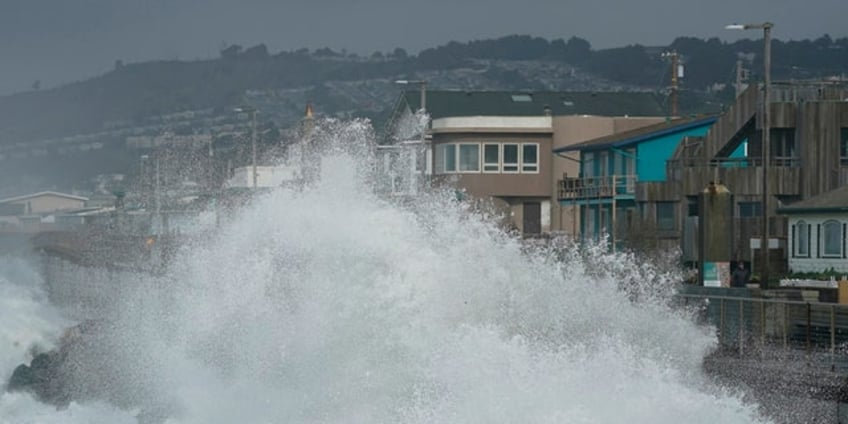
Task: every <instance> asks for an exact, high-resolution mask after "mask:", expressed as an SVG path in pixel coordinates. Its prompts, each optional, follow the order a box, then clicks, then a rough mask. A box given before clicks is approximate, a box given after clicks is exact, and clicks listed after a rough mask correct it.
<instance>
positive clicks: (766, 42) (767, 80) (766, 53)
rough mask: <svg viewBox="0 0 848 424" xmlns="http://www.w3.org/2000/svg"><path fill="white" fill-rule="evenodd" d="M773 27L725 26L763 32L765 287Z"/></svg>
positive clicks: (762, 243)
mask: <svg viewBox="0 0 848 424" xmlns="http://www.w3.org/2000/svg"><path fill="white" fill-rule="evenodd" d="M773 26H774V24H772V23H771V22H764V23H761V24H732V25H727V26H726V27H725V29H737V30H749V29H755V30H759V29H761V30H763V73H764V77H763V78H764V85H765V86H764V87H763V137H762V154H763V200H762V219H763V234H762V237H761V239H760V252H762V254H763V265H762V272H760V283H761V284H763V287H765V285H766V284H768V277H769V254H768V253H769V244H768V242H769V222H768V200H769V165H770V164H769V160H770V156H769V150H770V145H771V134H770V133H771V112H770V110H769V109H770V107H769V102H770V101H771V99H770V95H771V28H772V27H773Z"/></svg>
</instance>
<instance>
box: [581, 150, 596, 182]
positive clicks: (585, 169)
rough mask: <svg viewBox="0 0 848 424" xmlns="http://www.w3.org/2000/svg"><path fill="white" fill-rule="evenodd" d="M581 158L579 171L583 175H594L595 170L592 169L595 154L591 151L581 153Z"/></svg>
mask: <svg viewBox="0 0 848 424" xmlns="http://www.w3.org/2000/svg"><path fill="white" fill-rule="evenodd" d="M581 156H582V158H581V161H580V173H581V174H582V176H583V177H593V176H595V172H594V171H593V168H592V167H593V166H594V165H593V162H594V161H595V154H594V153H592V152H588V153H582V154H581Z"/></svg>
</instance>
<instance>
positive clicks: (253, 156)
mask: <svg viewBox="0 0 848 424" xmlns="http://www.w3.org/2000/svg"><path fill="white" fill-rule="evenodd" d="M233 111H234V112H236V113H247V114H249V115H250V150H251V154H250V156H251V163H252V171H251V173H252V175H253V177H252V178H253V188H254V189H256V108H255V107H253V106H242V107H237V108H235V109H233Z"/></svg>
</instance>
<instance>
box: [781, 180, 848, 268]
mask: <svg viewBox="0 0 848 424" xmlns="http://www.w3.org/2000/svg"><path fill="white" fill-rule="evenodd" d="M778 213H781V214H784V215H786V216H788V221H789V231H788V232H789V249H788V250H789V252H788V256H789V269H790V270H792V272H824V271H827V270H829V269H831V268H832V269H833V270H835V271H837V272H845V273H848V246H846V233H848V186H842V187H840V188H838V189H836V190H832V191H829V192H826V193H822V194H820V195H818V196H815V197H811V198H809V199H806V200H804V201H801V202H797V203H794V204H792V205H790V206H786V207H783V208H779V209H778Z"/></svg>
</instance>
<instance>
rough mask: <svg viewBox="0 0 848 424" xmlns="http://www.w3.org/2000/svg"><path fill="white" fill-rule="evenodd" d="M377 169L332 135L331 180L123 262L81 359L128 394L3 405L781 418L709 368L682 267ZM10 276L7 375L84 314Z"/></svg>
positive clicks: (575, 419)
mask: <svg viewBox="0 0 848 424" xmlns="http://www.w3.org/2000/svg"><path fill="white" fill-rule="evenodd" d="M357 131H358V130H356V129H354V130H350V131H347V132H346V131H341V132H332V131H331V133H332V134H329V135H330V136H332V135H333V134H335V137H336V138H338V140H336V141H341V142H344V141H345V140H346V137H350V136H351V134H356V133H357ZM325 135H326V134H325ZM330 138H333V137H330ZM367 168H368V166H367V162H366V161H365V159H364V158H363V157H361V156H357V155H352V154H350V153H349V149H347V150H345V149H336V150H332V151H331V152H330V153H328V154H327V155H325V156H324V158H323V160H322V164H321V179H320V180H319V181H317V182H316V183H315V185H314V186H312V187H310V188H309V189H305V190H286V189H278V190H276V191H274V192H273V193H270V194H267V195H264V196H262V197H260V198H259V199H256V200H255V201H254V202H253V204H251V205H250V206H248V207H246V208H244V209H243V210H241V211H239V212H238V213H237V214H236V216H234V217H233V218H232V219H231V220H230V221H229V222H228V223H226V224H225V225H224V226H223V227H222V228H221V229H220V231H219V232H218V233H217V234H215V235H213V236H211V237H210V238H209V239H207V240H204V241H203V242H199V243H197V244H195V245H193V246H187V247H186V248H184V249H183V250H182V251H180V252H179V257H178V259H177V260H175V261H174V263H173V265H172V267H171V268H170V269H169V270H168V271H167V272H166V273H165V275H163V276H159V277H152V276H145V275H139V274H136V275H131V274H121V275H118V274H116V275H115V276H114V277H113V278H115V279H116V281H115V282H114V283H115V290H114V291H112V292H109V293H103V294H102V295H103V296H106V297H108V298H109V302H105V304H108V305H110V307H108V308H104V309H103V310H102V311H101V316H100V317H97V318H100V320H101V321H102V322H104V323H105V324H103V325H102V327H103V328H102V329H100V330H99V332H98V334H97V336H96V337H97V342H96V343H87V344H86V345H85V346H82V347H80V348H78V349H75V350H72V351H71V352H70V355H71V359H72V360H71V361H70V363H73V364H75V365H74V367H71V368H69V369H67V370H65V371H66V378H67V379H68V380H69V381H70V382H72V384H73V385H74V387H75V390H77V392H78V393H81V394H83V395H85V394H90V393H100V392H103V391H106V392H108V393H109V395H108V396H107V399H101V400H103V401H108V402H109V405H107V404H104V403H95V404H91V403H82V404H73V405H72V406H71V407H70V408H67V409H65V410H60V411H56V410H55V409H54V408H53V407H49V406H46V405H41V404H38V403H37V402H35V401H34V400H31V398H28V397H27V395H22V394H4V395H3V398H2V401H0V422H27V421H28V420H29V422H69V423H76V422H79V423H82V422H134V421H135V418H134V417H135V416H137V415H141V414H143V413H145V412H146V411H155V414H158V415H159V416H162V417H167V418H164V419H165V420H166V421H165V422H168V423H172V424H177V423H180V424H188V423H233V422H244V423H265V422H302V423H313V422H322V423H396V422H402V423H433V422H445V423H491V422H502V423H512V422H515V423H519V422H520V423H621V422H633V423H681V422H686V423H715V422H722V423H756V422H765V421H764V420H762V419H761V418H760V417H759V416H758V415H757V413H756V407H755V406H753V405H746V404H744V403H743V402H742V401H741V400H740V398H739V397H738V396H736V395H734V394H732V393H730V392H728V391H727V390H725V389H722V388H719V387H716V386H714V385H713V384H712V383H710V382H709V381H708V379H707V378H706V377H705V376H704V375H703V374H702V373H701V371H700V364H701V361H702V359H703V357H704V356H705V355H706V354H707V353H708V352H709V351H710V350H711V349H712V348H714V346H715V334H714V333H713V332H712V330H710V329H707V328H703V327H699V326H697V325H696V324H694V323H693V321H692V320H691V319H690V317H689V316H688V315H687V314H686V313H685V312H682V311H675V310H672V309H671V308H669V307H668V306H667V303H668V302H667V301H668V300H669V296H670V295H671V293H672V285H673V284H674V283H675V282H676V281H678V278H679V275H678V274H677V272H676V271H675V270H674V269H664V268H662V267H659V266H655V265H652V264H649V263H644V262H641V261H638V260H636V259H635V258H634V257H632V256H630V255H626V254H609V253H606V252H605V251H604V250H603V249H602V248H600V247H589V248H587V249H577V248H576V247H573V246H569V245H567V244H563V245H562V246H559V248H552V247H532V246H528V245H527V244H524V243H522V242H520V241H519V240H517V239H516V238H514V237H512V236H510V235H508V234H506V233H504V232H502V231H500V230H499V229H497V228H496V227H495V225H494V224H492V221H493V219H492V217H491V216H489V215H488V214H487V212H485V211H481V210H476V209H473V208H472V207H471V206H470V205H469V204H467V203H465V202H457V201H455V199H454V196H453V195H452V193H441V192H435V193H432V194H429V195H425V196H423V197H422V198H421V199H419V200H418V201H416V203H415V204H412V205H406V206H398V205H396V204H394V203H391V202H389V201H386V200H384V199H381V198H379V197H378V196H376V195H374V194H373V190H371V189H370V185H369V177H368V175H367V173H366V172H364V170H365V169H367ZM28 272H29V274H27V276H26V278H36V277H35V276H34V273H32V272H31V271H28ZM2 275H3V276H4V277H3V278H6V279H2V278H0V290H3V293H4V294H5V293H11V295H10V296H9V298H12V299H19V301H13V302H17V303H15V305H14V306H13V309H12V310H15V311H18V312H16V317H18V318H19V319H13V320H10V319H8V318H7V315H6V312H5V311H6V310H7V309H6V307H4V308H3V309H2V310H0V311H3V312H0V313H2V314H3V319H2V320H0V331H1V332H0V336H2V340H0V342H2V343H3V345H2V346H0V364H2V365H3V366H4V367H5V368H3V369H2V372H4V373H6V374H5V376H6V377H8V374H10V373H11V368H12V367H14V365H16V364H17V363H21V362H23V361H24V360H25V356H26V350H27V349H28V346H27V347H24V348H22V347H21V346H22V345H31V344H39V345H41V344H44V345H45V346H49V345H50V343H55V340H56V339H57V338H58V336H57V334H59V333H60V332H61V330H60V328H61V327H62V326H63V325H65V324H66V323H64V322H63V320H62V318H61V316H59V314H58V312H56V310H55V309H53V308H52V307H50V305H48V304H46V297H45V296H44V295H43V292H37V291H26V290H23V291H21V290H22V289H15V287H19V286H27V287H29V283H26V282H22V280H20V278H21V277H20V276H12V277H11V278H12V280H14V279H16V278H17V279H19V280H18V281H12V280H9V279H8V278H7V277H6V276H7V275H8V274H7V273H3V274H2ZM10 290H18V291H16V292H9V291H10ZM27 290H28V289H27ZM6 298H7V297H6V296H3V299H6ZM0 301H6V300H0ZM20 305H23V306H20ZM3 306H7V305H5V304H4V305H3ZM15 331H18V333H13V332H15ZM10 334H11V336H10ZM19 334H24V335H25V336H20V335H19ZM51 337H52V339H51ZM9 340H19V341H20V342H19V344H18V345H14V346H15V347H13V348H12V349H11V350H9V343H8V342H9ZM104 389H105V390H104ZM82 397H83V398H85V396H82ZM90 397H91V398H92V401H94V400H95V398H97V397H96V396H93V395H92V396H90ZM101 397H102V396H101ZM111 405H114V406H111ZM45 411H46V412H45ZM27 414H29V415H27ZM44 414H47V415H44ZM69 414H70V415H69ZM73 414H76V415H73ZM86 414H88V415H86ZM9 417H14V418H9ZM34 417H41V418H34ZM44 417H52V418H44ZM57 417H58V418H57ZM42 418H43V419H42ZM60 418H62V419H63V420H62V419H60ZM51 419H52V420H53V421H50V420H51ZM4 420H6V421H4ZM98 420H100V421H98ZM121 420H125V421H121ZM126 420H129V421H126Z"/></svg>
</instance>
